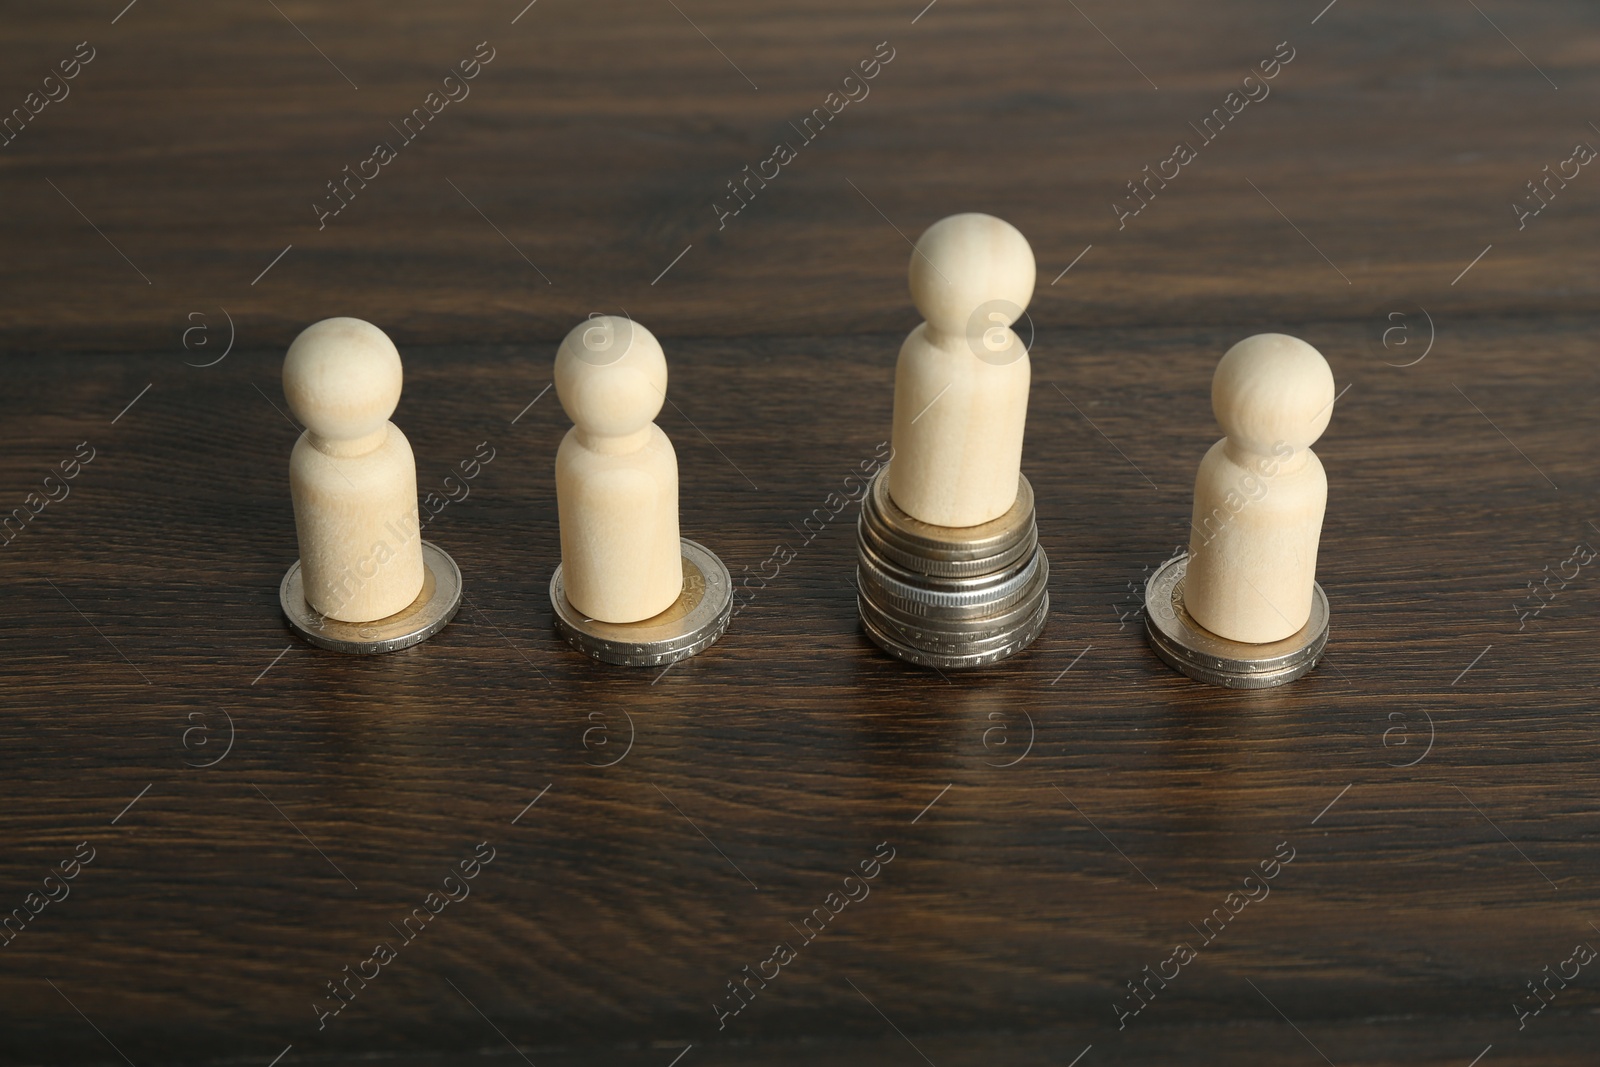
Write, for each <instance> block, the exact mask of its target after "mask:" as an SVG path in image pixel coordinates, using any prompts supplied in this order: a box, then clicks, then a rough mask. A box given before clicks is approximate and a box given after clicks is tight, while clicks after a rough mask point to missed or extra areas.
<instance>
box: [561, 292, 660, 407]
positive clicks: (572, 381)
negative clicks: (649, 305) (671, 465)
mask: <svg viewBox="0 0 1600 1067" xmlns="http://www.w3.org/2000/svg"><path fill="white" fill-rule="evenodd" d="M555 377H556V396H558V397H560V398H561V406H562V407H563V408H564V409H565V410H566V412H567V417H568V418H569V419H571V420H572V422H573V425H575V426H577V427H578V429H580V430H582V431H583V432H585V433H592V434H598V435H600V436H602V437H625V436H627V435H629V434H633V433H637V432H638V431H640V430H642V429H644V428H645V427H646V426H648V425H650V423H651V422H653V421H655V417H656V415H657V414H659V413H660V411H661V405H662V404H663V403H665V402H666V399H667V357H666V356H665V355H663V354H662V352H661V342H659V341H657V340H656V338H655V335H654V334H652V333H651V332H650V331H649V330H647V329H645V328H644V327H643V326H641V325H640V324H639V323H637V322H634V321H633V320H631V319H626V318H619V317H617V316H615V315H597V316H593V317H591V318H589V319H586V320H584V321H583V322H581V323H579V324H578V325H576V326H574V327H573V328H572V331H571V332H570V333H568V334H567V336H566V338H565V339H564V340H563V341H562V342H561V347H560V348H559V349H557V351H556V368H555Z"/></svg>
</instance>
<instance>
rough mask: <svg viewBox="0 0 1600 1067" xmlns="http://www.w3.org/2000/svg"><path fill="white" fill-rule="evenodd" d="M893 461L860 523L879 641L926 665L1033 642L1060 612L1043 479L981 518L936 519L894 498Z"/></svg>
mask: <svg viewBox="0 0 1600 1067" xmlns="http://www.w3.org/2000/svg"><path fill="white" fill-rule="evenodd" d="M888 470H889V468H888V467H887V466H884V467H883V468H881V469H880V470H879V471H878V474H877V476H876V477H875V478H874V479H873V481H872V486H871V488H870V489H869V490H868V492H867V494H866V496H865V498H864V499H863V500H862V502H861V519H860V521H859V522H858V523H857V525H856V537H857V543H858V550H859V559H858V562H857V566H856V588H857V591H858V595H857V597H856V605H857V608H858V609H859V610H860V612H861V624H862V626H863V627H864V628H865V629H866V632H867V636H868V637H869V638H871V639H872V641H873V643H874V644H876V645H877V646H878V647H879V648H882V649H883V650H884V651H885V652H887V653H889V654H890V655H891V656H895V657H897V658H899V659H903V660H906V661H907V662H909V663H916V664H919V665H921V666H924V667H936V668H941V669H943V668H961V667H982V666H986V665H987V664H990V663H998V662H999V661H1000V660H1003V659H1005V658H1006V657H1007V656H1013V655H1015V654H1017V653H1018V652H1021V651H1022V650H1023V649H1025V648H1027V647H1028V646H1029V645H1030V644H1032V643H1033V639H1034V638H1036V637H1038V636H1039V632H1040V631H1041V630H1043V629H1044V623H1045V619H1046V617H1047V616H1048V615H1049V613H1050V594H1049V592H1048V591H1047V590H1046V588H1045V586H1046V584H1047V583H1048V581H1049V578H1050V561H1049V560H1048V559H1047V558H1046V557H1045V554H1044V549H1043V548H1042V547H1041V546H1040V544H1039V532H1038V528H1037V527H1036V526H1035V524H1034V517H1033V487H1032V486H1030V485H1029V484H1028V479H1027V478H1024V477H1022V476H1021V475H1018V485H1017V499H1016V501H1015V503H1013V504H1012V505H1011V510H1010V511H1008V512H1006V513H1005V514H1004V515H1002V516H1000V517H999V518H998V519H994V520H991V521H990V522H986V523H983V524H981V525H978V526H967V527H960V528H956V527H950V526H935V525H933V524H932V523H926V522H922V521H920V520H918V519H914V518H912V517H911V516H910V515H907V514H906V513H905V512H904V511H901V510H900V508H899V507H897V506H896V505H895V502H894V501H893V500H891V499H890V497H889V478H888Z"/></svg>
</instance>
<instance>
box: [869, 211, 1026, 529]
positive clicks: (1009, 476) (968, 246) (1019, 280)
mask: <svg viewBox="0 0 1600 1067" xmlns="http://www.w3.org/2000/svg"><path fill="white" fill-rule="evenodd" d="M1033 281H1034V261H1033V249H1032V248H1030V247H1029V246H1028V240H1027V238H1025V237H1023V236H1022V234H1021V233H1019V232H1018V231H1017V229H1016V227H1014V226H1012V225H1011V224H1010V223H1008V222H1005V221H1003V220H1001V219H997V218H995V217H994V216H993V215H981V214H964V215H951V216H950V217H948V218H944V219H940V220H939V221H938V222H936V223H934V224H933V225H932V226H929V227H928V229H927V230H926V231H924V233H923V234H922V236H921V237H920V238H918V239H917V244H916V249H915V251H914V252H912V255H911V267H910V282H911V299H912V300H913V301H914V302H915V303H916V305H917V310H918V311H920V312H921V313H922V317H923V318H924V319H925V320H927V321H925V322H923V324H922V325H920V326H918V327H917V328H916V329H915V330H912V331H911V334H910V336H908V337H907V338H906V340H905V344H904V345H902V346H901V348H900V359H899V361H898V362H897V363H896V365H895V374H894V435H893V442H894V453H893V456H894V458H893V461H892V462H891V463H890V464H889V495H890V496H891V497H892V498H893V499H894V502H895V503H896V504H897V505H899V507H900V509H901V510H902V511H904V512H906V513H907V514H908V515H911V516H912V517H913V518H917V519H921V520H922V521H923V522H929V523H933V524H934V525H936V526H957V527H959V526H976V525H978V524H979V523H984V522H988V521H990V520H991V519H995V518H999V517H1000V516H1001V515H1004V514H1005V513H1006V512H1007V511H1009V510H1010V508H1011V505H1012V504H1013V503H1014V502H1015V501H1016V497H1017V476H1018V474H1019V473H1020V472H1021V468H1022V431H1023V426H1024V423H1025V422H1026V420H1027V416H1028V385H1029V378H1030V375H1031V373H1032V369H1031V366H1030V363H1029V360H1028V351H1027V347H1026V346H1025V345H1024V344H1023V342H1022V339H1021V338H1019V337H1018V336H1017V335H1016V333H1015V332H1013V331H1012V329H1011V324H1012V323H1013V322H1015V321H1016V320H1017V319H1018V318H1020V317H1021V315H1022V313H1023V311H1024V310H1025V309H1026V308H1027V306H1028V301H1029V300H1031V299H1032V298H1033Z"/></svg>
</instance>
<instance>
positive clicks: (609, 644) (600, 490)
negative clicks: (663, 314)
mask: <svg viewBox="0 0 1600 1067" xmlns="http://www.w3.org/2000/svg"><path fill="white" fill-rule="evenodd" d="M555 385H556V395H557V396H558V397H560V399H561V406H562V408H563V409H565V411H566V413H567V416H568V417H569V418H570V419H572V422H573V427H572V429H570V430H568V431H567V435H566V437H564V438H563V439H562V441H561V447H560V449H559V450H558V451H557V453H556V506H557V510H558V513H559V517H560V524H561V566H560V567H559V568H557V570H556V573H555V576H554V577H553V578H552V579H551V583H550V600H551V605H552V607H553V608H554V609H555V616H556V626H557V628H558V629H559V630H560V631H561V633H562V634H563V636H565V637H566V638H567V640H568V641H569V642H570V643H571V644H572V645H573V646H574V647H576V648H577V649H579V650H580V651H582V652H585V653H586V654H588V655H590V656H592V657H593V658H595V659H598V660H601V661H602V662H607V663H619V664H625V665H632V666H650V665H657V664H664V663H672V662H675V661H677V660H680V659H684V658H686V657H688V656H692V655H694V654H695V653H697V652H699V651H701V650H702V649H704V648H706V647H708V646H709V645H711V644H712V643H713V642H714V641H715V640H716V639H717V638H718V637H719V636H720V635H721V634H722V632H723V630H724V629H726V627H727V625H728V619H729V617H730V615H731V613H732V607H733V583H732V581H731V579H730V578H729V576H728V572H727V569H726V568H725V567H724V566H723V565H722V562H721V561H720V560H718V559H717V557H716V556H715V555H714V554H712V553H711V552H710V551H708V550H707V549H705V548H704V547H702V546H700V545H698V544H696V543H695V542H693V541H689V540H686V539H683V538H680V537H679V534H678V458H677V454H676V453H675V452H674V451H673V448H672V442H671V441H670V440H668V439H667V435H666V434H665V433H663V432H662V431H661V427H659V426H657V425H656V424H655V422H654V421H653V420H654V419H655V417H656V415H657V414H658V413H659V412H660V411H661V407H662V404H663V403H665V401H666V391H667V361H666V357H665V356H664V355H663V354H662V351H661V344H660V342H658V341H657V340H656V339H655V337H654V335H652V334H651V333H650V331H649V330H647V329H645V328H644V327H643V326H641V325H640V324H638V323H636V322H633V321H632V320H630V319H627V318H618V317H615V316H609V315H604V316H593V317H591V318H590V319H588V320H586V321H585V322H583V323H581V324H580V325H578V326H576V327H574V328H573V330H572V331H571V332H570V333H568V334H567V336H566V339H565V340H563V341H562V342H561V347H560V348H559V349H558V350H557V352H556V361H555Z"/></svg>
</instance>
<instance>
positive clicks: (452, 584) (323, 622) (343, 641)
mask: <svg viewBox="0 0 1600 1067" xmlns="http://www.w3.org/2000/svg"><path fill="white" fill-rule="evenodd" d="M278 602H279V603H280V604H282V605H283V614H284V617H285V618H287V619H288V620H289V628H290V629H291V630H293V631H294V632H295V633H297V634H299V635H300V636H301V637H303V638H305V639H306V640H307V641H310V642H311V643H312V644H313V645H316V646H317V647H318V648H326V649H329V650H331V651H334V652H349V653H354V654H357V655H370V654H372V653H376V652H398V651H399V650H400V649H402V648H410V647H411V646H412V645H416V644H421V643H422V642H423V641H426V640H427V639H428V638H430V637H432V636H433V635H434V634H436V633H438V632H439V631H440V630H442V629H444V627H445V624H446V623H448V622H449V621H450V620H451V619H453V618H455V614H456V610H457V609H458V608H460V607H461V569H460V568H459V567H457V566H456V561H455V560H453V559H451V558H450V553H448V552H446V551H445V550H444V549H442V548H440V547H439V546H438V545H436V544H434V543H433V542H432V541H424V542H422V592H420V593H418V594H417V599H416V600H414V601H412V602H411V606H410V607H408V608H406V609H404V610H403V611H397V612H395V613H394V614H393V615H390V616H389V617H388V618H387V619H378V620H376V621H374V622H340V621H339V620H338V619H330V618H328V617H327V616H326V615H323V614H322V613H321V612H319V611H317V610H316V609H315V608H313V607H312V606H311V605H310V604H308V603H306V592H305V583H304V580H303V576H302V575H301V573H300V561H299V560H295V561H294V565H293V566H291V567H290V568H289V572H288V573H287V574H285V575H284V576H283V582H282V583H281V584H280V585H279V586H278Z"/></svg>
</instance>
